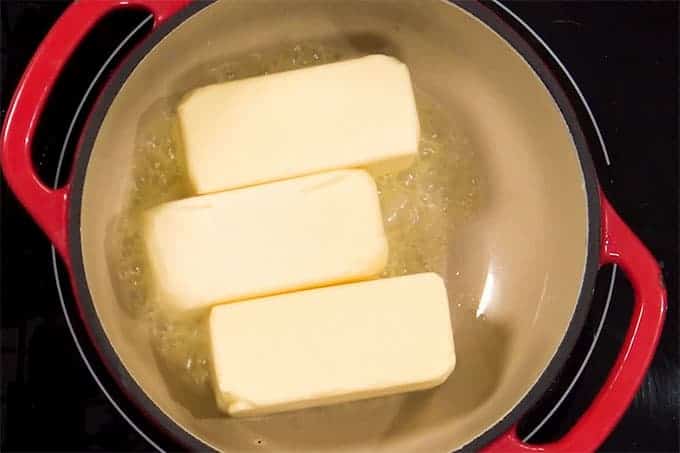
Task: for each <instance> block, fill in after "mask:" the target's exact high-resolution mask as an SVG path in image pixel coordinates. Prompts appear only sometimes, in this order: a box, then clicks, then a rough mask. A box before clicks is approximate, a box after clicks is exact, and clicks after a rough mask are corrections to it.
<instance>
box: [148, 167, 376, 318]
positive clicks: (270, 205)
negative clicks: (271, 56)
mask: <svg viewBox="0 0 680 453" xmlns="http://www.w3.org/2000/svg"><path fill="white" fill-rule="evenodd" d="M145 241H146V248H147V254H148V258H149V263H150V265H151V269H152V275H153V282H154V287H155V288H157V291H158V292H159V300H160V302H161V303H163V304H165V305H166V307H168V308H171V309H172V310H174V311H176V312H180V313H183V312H193V311H196V310H200V309H203V308H206V307H209V306H211V305H214V304H217V303H221V302H229V301H234V300H239V299H246V298H252V297H257V296H263V295H269V294H276V293H281V292H285V291H292V290H298V289H304V288H310V287H317V286H323V285H328V284H333V283H338V282H346V281H356V280H361V279H367V278H371V277H374V276H377V275H378V274H380V272H382V270H383V268H384V267H385V264H386V262H387V255H388V245H387V239H386V237H385V231H384V229H383V223H382V217H381V212H380V202H379V200H378V195H377V190H376V186H375V182H374V181H373V179H372V178H371V176H370V175H369V174H368V173H366V172H365V171H363V170H338V171H334V172H329V173H323V174H318V175H312V176H306V177H301V178H294V179H290V180H285V181H279V182H275V183H271V184H264V185H259V186H254V187H249V188H244V189H239V190H233V191H227V192H221V193H215V194H209V195H203V196H198V197H193V198H187V199H184V200H179V201H173V202H169V203H166V204H163V205H161V206H158V207H156V208H153V209H152V210H151V211H149V212H148V213H147V215H146V219H145Z"/></svg>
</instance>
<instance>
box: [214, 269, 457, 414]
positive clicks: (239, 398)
mask: <svg viewBox="0 0 680 453" xmlns="http://www.w3.org/2000/svg"><path fill="white" fill-rule="evenodd" d="M209 330H210V343H211V348H212V366H213V381H214V382H213V385H214V390H215V394H216V399H217V404H218V406H219V407H220V409H221V410H222V411H224V412H225V413H227V414H230V415H232V416H236V417H241V416H252V415H265V414H271V413H275V412H281V411H288V410H294V409H302V408H307V407H313V406H323V405H328V404H333V403H340V402H347V401H354V400H359V399H364V398H370V397H377V396H383V395H389V394H394V393H400V392H408V391H414V390H421V389H427V388H431V387H435V386H437V385H439V384H441V383H442V382H444V381H445V380H446V378H447V377H448V376H449V375H450V373H451V372H452V370H453V368H454V366H455V362H456V358H455V351H454V343H453V334H452V328H451V319H450V314H449V304H448V299H447V293H446V287H445V285H444V282H443V281H442V279H441V278H440V277H439V276H438V275H437V274H434V273H423V274H415V275H408V276H403V277H395V278H388V279H379V280H373V281H368V282H360V283H352V284H346V285H338V286H331V287H327V288H319V289H313V290H308V291H301V292H295V293H288V294H283V295H279V296H272V297H267V298H261V299H255V300H248V301H244V302H238V303H234V304H227V305H220V306H217V307H214V308H213V309H212V310H211V313H210V320H209Z"/></svg>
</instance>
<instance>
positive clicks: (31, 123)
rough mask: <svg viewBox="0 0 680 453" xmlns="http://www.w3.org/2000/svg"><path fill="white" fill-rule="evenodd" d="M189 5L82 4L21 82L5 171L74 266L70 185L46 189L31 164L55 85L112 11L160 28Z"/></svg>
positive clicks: (52, 34) (0, 159) (2, 152)
mask: <svg viewBox="0 0 680 453" xmlns="http://www.w3.org/2000/svg"><path fill="white" fill-rule="evenodd" d="M187 3H188V0H80V1H76V2H74V3H72V4H71V5H69V6H68V8H66V10H65V11H64V13H63V14H62V15H61V17H59V19H58V20H57V21H56V22H55V24H54V25H53V26H52V28H51V29H50V31H49V32H48V33H47V36H45V39H44V40H43V41H42V43H41V44H40V46H39V47H38V50H37V51H36V52H35V55H33V58H32V59H31V61H30V62H29V64H28V67H27V68H26V70H25V72H24V74H23V76H22V77H21V80H20V81H19V85H18V86H17V88H16V91H15V92H14V96H13V97H12V100H11V102H10V104H9V108H8V109H7V115H6V116H5V121H4V124H3V128H2V133H1V135H0V165H2V169H3V172H4V176H5V179H6V180H7V184H8V185H9V187H10V188H11V189H12V190H13V191H14V193H15V194H16V196H17V198H18V199H19V201H20V202H21V203H22V204H23V205H24V206H25V207H26V209H27V210H28V212H29V214H30V215H31V216H32V217H33V219H34V220H35V221H36V222H37V223H38V225H39V226H40V228H42V230H43V231H44V232H45V233H46V234H47V236H48V237H49V239H50V240H51V241H52V243H53V244H54V246H55V247H56V249H57V251H58V252H59V254H60V255H61V256H62V257H63V258H64V259H67V260H68V257H67V233H66V230H67V228H66V225H67V224H66V211H67V209H66V208H67V204H68V196H69V183H67V184H66V186H64V187H62V188H60V189H57V190H53V189H51V188H49V187H47V186H45V185H44V184H43V183H42V182H40V180H39V178H38V176H37V175H36V173H35V168H34V167H33V163H32V161H31V145H32V143H33V136H34V134H35V129H36V126H37V125H38V121H39V119H40V115H41V114H42V111H43V108H44V107H45V102H46V101H47V99H48V97H49V94H50V92H51V91H52V88H53V86H54V82H55V80H56V79H57V77H58V76H59V73H60V72H61V71H62V69H63V67H64V65H65V64H66V62H67V61H68V59H69V58H70V56H71V54H72V53H73V51H74V50H75V49H76V48H77V47H78V44H80V42H81V41H82V40H83V38H84V37H85V36H86V35H87V34H88V32H89V31H90V30H91V29H92V27H94V25H95V24H97V22H98V21H99V20H100V19H102V18H103V17H104V16H105V15H106V14H108V13H110V12H111V11H113V10H116V9H120V8H128V7H133V8H141V9H145V10H148V11H149V12H150V13H152V14H153V15H154V24H153V27H154V28H156V27H157V26H158V25H159V24H161V23H162V22H163V21H165V20H166V19H167V18H169V17H170V16H172V15H173V14H174V13H176V12H177V11H179V10H180V9H182V8H183V7H184V6H185V5H186V4H187Z"/></svg>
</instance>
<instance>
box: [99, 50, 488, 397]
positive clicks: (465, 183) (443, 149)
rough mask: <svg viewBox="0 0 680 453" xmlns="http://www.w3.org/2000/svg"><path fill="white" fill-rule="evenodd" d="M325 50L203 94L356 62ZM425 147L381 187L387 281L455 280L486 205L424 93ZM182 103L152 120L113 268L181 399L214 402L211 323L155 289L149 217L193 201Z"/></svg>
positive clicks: (246, 62)
mask: <svg viewBox="0 0 680 453" xmlns="http://www.w3.org/2000/svg"><path fill="white" fill-rule="evenodd" d="M353 56H357V55H352V54H351V53H344V54H343V53H342V52H340V51H337V50H335V49H329V48H326V47H324V46H310V45H295V46H293V47H288V48H285V49H283V50H281V49H278V50H272V51H270V52H263V53H253V54H248V55H243V56H241V57H237V58H234V59H228V60H224V61H218V62H213V63H209V64H205V65H202V66H201V67H198V68H196V70H195V73H194V74H192V75H191V79H192V80H193V81H194V82H193V84H194V86H200V85H205V84H209V83H216V82H223V81H227V80H236V79H241V78H245V77H251V76H256V75H262V74H268V73H274V72H280V71H285V70H290V69H297V68H302V67H306V66H311V65H316V64H324V63H330V62H333V61H338V60H341V59H345V58H349V57H353ZM416 97H417V103H418V111H419V117H420V122H421V141H420V145H419V151H418V158H417V159H416V161H415V163H414V165H413V166H412V167H411V168H409V169H407V170H404V171H402V172H400V173H398V174H390V175H385V176H382V177H380V178H379V179H378V180H377V184H378V190H379V195H380V201H381V206H382V210H383V221H384V225H385V229H386V233H387V236H388V241H389V246H390V257H389V262H388V265H387V267H386V269H385V271H384V273H383V276H385V277H389V276H397V275H404V274H410V273H416V272H423V271H435V272H439V273H440V274H442V275H446V256H447V252H448V249H449V244H450V242H451V241H452V240H453V239H454V238H455V232H456V228H457V226H458V225H460V223H461V222H462V221H463V220H464V219H465V218H466V217H467V216H468V215H469V214H470V213H471V212H472V210H473V208H474V206H475V201H476V198H477V192H478V191H477V181H476V179H475V176H474V175H475V172H474V165H473V163H474V153H473V152H472V150H471V147H470V145H469V143H468V140H467V139H466V138H465V136H464V134H462V133H461V132H460V131H459V130H458V129H457V127H456V124H455V121H453V120H452V119H450V118H447V117H446V115H445V114H444V113H443V110H442V109H440V108H439V107H438V106H437V104H436V102H434V101H433V100H432V99H431V98H430V97H429V96H428V95H427V94H426V93H423V92H422V91H420V90H416ZM176 99H178V97H174V98H172V99H162V100H159V101H158V102H157V103H155V104H154V105H153V106H152V107H151V108H150V109H149V110H148V111H147V112H146V113H145V114H144V115H143V117H142V119H141V121H140V125H139V129H138V133H137V137H136V149H135V162H134V168H133V184H132V187H131V189H130V192H129V197H128V200H127V209H126V210H125V211H124V213H123V215H122V216H121V218H120V220H119V222H118V224H117V227H116V228H117V230H116V231H115V235H114V238H115V240H114V242H115V244H114V247H112V250H113V251H112V252H111V254H112V260H111V262H112V263H113V266H112V269H114V280H115V281H116V282H117V285H116V286H117V287H118V295H119V299H120V302H121V303H122V304H123V305H124V307H125V308H126V309H127V310H128V311H129V312H130V313H131V314H132V315H133V316H135V317H136V318H138V319H139V320H140V321H141V322H142V323H143V324H144V325H145V328H148V330H149V331H150V332H151V341H152V343H153V347H154V350H155V352H156V355H157V358H158V360H159V361H160V365H161V367H162V368H164V369H165V371H166V373H165V375H166V376H171V379H172V381H173V382H172V383H171V384H172V385H175V386H176V385H179V386H180V387H179V388H180V390H179V393H183V392H184V391H189V392H190V393H191V394H195V395H203V396H204V397H206V398H211V396H210V392H209V353H208V344H207V335H206V329H205V327H206V326H205V325H204V319H201V318H200V317H199V318H196V319H181V320H180V319H175V318H173V317H172V316H171V315H170V314H169V313H166V312H165V311H164V310H163V304H162V301H161V300H159V299H158V298H157V297H156V296H155V295H154V292H153V288H152V287H151V283H150V282H151V279H150V276H149V269H148V265H147V262H146V258H145V256H144V243H143V237H142V233H141V217H142V214H143V212H144V211H145V210H147V209H148V208H151V207H153V206H156V205H158V204H161V203H164V202H167V201H170V200H176V199H180V198H184V197H187V196H190V195H191V189H190V185H189V182H188V178H187V173H186V170H185V168H184V163H183V157H182V149H181V146H180V141H179V139H178V136H177V133H176V131H177V127H176V116H175V113H174V107H175V106H176V102H177V101H176Z"/></svg>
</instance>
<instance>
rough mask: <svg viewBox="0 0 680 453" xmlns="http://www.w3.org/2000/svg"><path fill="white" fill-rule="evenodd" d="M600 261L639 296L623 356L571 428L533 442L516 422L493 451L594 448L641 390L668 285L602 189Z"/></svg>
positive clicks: (565, 450) (665, 303)
mask: <svg viewBox="0 0 680 453" xmlns="http://www.w3.org/2000/svg"><path fill="white" fill-rule="evenodd" d="M600 201H601V207H602V208H601V209H602V212H601V217H602V228H601V250H600V265H605V264H617V265H619V266H620V267H621V268H622V270H623V271H624V273H625V274H626V276H627V277H628V279H629V280H630V282H631V284H632V287H633V292H634V295H635V300H634V306H633V315H632V317H631V320H630V325H629V326H628V331H627V332H626V337H625V339H624V341H623V345H622V347H621V350H620V351H619V355H618V357H617V358H616V362H615V363H614V366H613V368H612V370H611V371H610V372H609V375H608V376H607V380H606V381H605V383H604V385H603V387H602V389H601V390H600V392H599V393H598V394H597V396H596V397H595V399H594V400H593V402H592V403H591V405H590V407H588V409H587V410H586V411H585V412H584V413H583V415H582V416H581V418H580V419H579V420H578V421H577V422H576V424H575V425H574V426H573V427H572V428H571V430H570V431H569V432H568V433H567V434H566V435H564V437H562V438H561V439H559V440H558V441H556V442H552V443H548V444H543V445H529V444H526V443H524V442H522V441H521V440H520V439H519V437H518V436H517V426H516V425H515V426H513V427H512V428H511V429H510V430H508V431H507V432H506V433H505V434H503V435H502V436H501V437H499V438H498V439H496V440H495V441H494V442H493V443H492V444H491V445H490V446H489V447H488V448H487V451H488V452H498V453H501V452H503V453H507V452H514V451H517V452H592V451H595V450H596V449H597V448H598V447H599V446H600V445H601V444H602V443H603V442H604V441H605V440H606V438H607V436H608V435H609V434H610V433H611V431H612V430H613V429H614V427H615V426H616V424H617V423H618V422H619V420H620V419H621V417H622V416H623V414H624V413H625V412H626V409H627V408H628V406H629V404H630V402H631V401H632V399H633V397H634V396H635V393H636V392H637V390H638V387H639V385H640V382H641V381H642V378H643V377H644V375H645V373H646V372H647V368H648V367H649V364H650V362H651V360H652V357H653V356H654V352H655V351H656V347H657V344H658V342H659V337H660V336H661V330H662V328H663V324H664V319H665V317H666V308H667V302H666V289H665V287H664V284H663V279H662V275H661V270H660V269H659V266H658V264H657V262H656V260H655V259H654V257H653V256H652V255H651V254H650V252H649V251H648V250H647V249H646V248H645V246H644V245H643V244H642V242H640V240H639V239H638V238H637V237H636V236H635V234H634V233H633V232H632V231H631V230H630V229H629V228H628V226H627V225H626V224H625V223H624V222H623V221H622V220H621V218H620V217H619V215H618V214H617V213H616V211H615V210H614V208H613V207H612V205H611V204H610V203H609V201H608V200H607V199H606V198H605V196H604V194H603V193H602V192H601V191H600Z"/></svg>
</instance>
